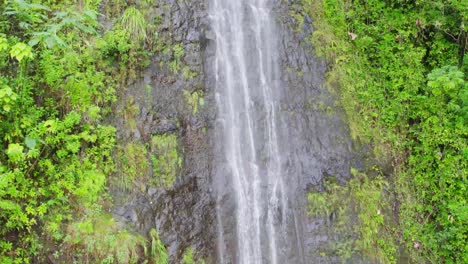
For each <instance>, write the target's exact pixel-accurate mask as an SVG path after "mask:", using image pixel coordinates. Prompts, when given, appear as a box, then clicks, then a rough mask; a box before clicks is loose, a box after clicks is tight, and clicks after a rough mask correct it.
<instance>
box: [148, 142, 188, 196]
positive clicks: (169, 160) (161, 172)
mask: <svg viewBox="0 0 468 264" xmlns="http://www.w3.org/2000/svg"><path fill="white" fill-rule="evenodd" d="M151 153H152V154H151V160H152V165H153V178H154V182H155V183H156V185H157V186H160V187H164V188H171V187H172V186H173V185H174V182H175V180H176V177H177V174H178V173H179V171H180V168H181V166H182V158H181V157H180V155H179V152H178V143H177V136H176V135H174V134H163V135H155V136H153V137H152V138H151Z"/></svg>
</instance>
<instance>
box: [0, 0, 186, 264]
mask: <svg viewBox="0 0 468 264" xmlns="http://www.w3.org/2000/svg"><path fill="white" fill-rule="evenodd" d="M153 5H154V4H153V3H152V2H151V1H142V0H139V1H138V0H137V1H121V0H115V1H111V0H108V1H103V2H101V1H97V0H89V1H88V0H87V1H74V0H66V1H53V0H47V1H45V0H44V1H40V0H35V1H23V0H6V1H0V140H1V144H2V147H3V151H1V152H0V263H6V264H7V263H47V262H50V261H52V260H53V261H55V263H137V262H141V261H144V260H145V259H146V260H147V261H149V262H148V263H164V262H158V261H157V260H155V261H153V260H154V259H156V258H157V256H159V255H161V256H162V255H163V253H162V252H165V248H164V245H162V243H161V242H160V240H159V237H158V236H157V233H156V235H155V233H154V232H153V233H152V234H150V238H151V239H150V241H148V240H146V239H144V238H142V237H141V236H139V235H135V234H133V232H131V230H127V229H126V228H124V227H122V226H120V224H118V223H117V222H116V221H115V220H114V219H113V218H112V217H111V216H110V215H108V213H107V212H108V211H109V210H110V208H111V207H112V199H111V198H110V196H109V194H108V192H107V186H108V184H109V182H110V179H111V178H112V177H111V175H116V174H117V175H118V173H116V171H117V170H118V169H119V168H120V167H118V166H116V163H118V164H119V163H121V162H124V164H126V165H128V167H126V170H127V171H126V172H127V174H125V175H122V174H120V175H119V176H121V177H122V178H121V184H122V185H131V184H133V183H132V181H133V180H134V179H137V178H138V177H140V176H141V175H140V174H141V173H142V170H144V169H145V168H148V170H149V168H150V163H149V155H148V156H145V153H148V149H149V147H148V146H141V145H139V144H138V143H129V144H127V145H123V146H119V147H117V145H118V144H117V143H116V128H114V127H113V126H111V125H109V124H107V122H106V120H107V117H109V115H112V114H113V111H114V107H115V105H114V103H115V102H116V101H117V98H120V97H121V96H122V95H123V94H125V90H126V87H127V84H128V81H129V80H130V79H133V78H135V77H138V76H139V75H140V74H141V70H142V69H144V68H145V67H147V66H148V65H149V58H150V56H151V55H152V54H153V53H154V52H157V47H156V45H155V40H156V39H157V36H158V34H157V28H156V27H154V26H153V25H152V24H151V23H148V21H149V20H150V19H151V18H152V17H151V16H150V14H149V10H152V8H155V7H154V6H153ZM101 7H103V9H101ZM99 12H104V14H107V15H106V16H105V17H104V16H102V15H103V14H100V13H99ZM100 21H106V22H107V23H108V24H109V25H111V27H109V28H106V27H104V26H103V25H102V24H100ZM128 100H129V101H128V102H127V106H128V107H127V109H124V110H123V112H124V113H125V114H126V115H128V117H129V118H130V116H132V115H134V114H135V111H136V110H135V107H134V104H133V102H132V101H131V99H128ZM130 125H132V124H130ZM133 126H135V124H133ZM170 142H172V141H170ZM167 144H172V143H167ZM167 144H166V145H164V144H162V143H161V145H155V148H157V149H158V151H159V152H163V151H162V150H159V149H164V150H166V149H168V148H169V150H167V151H168V152H169V153H170V154H160V155H161V157H164V158H165V157H166V156H165V155H168V156H171V155H173V153H172V152H170V147H169V146H167ZM170 146H172V145H170ZM121 149H123V151H120V150H121ZM126 154H129V155H126ZM171 157H172V156H171ZM177 157H178V156H177ZM158 158H159V156H158ZM143 160H144V161H143ZM167 162H169V165H167V164H166V163H164V162H161V163H162V164H163V165H161V171H163V172H161V174H164V173H166V172H167V171H171V170H170V169H168V168H167V167H170V168H173V167H174V166H175V165H173V164H172V163H170V161H167ZM177 164H180V161H177ZM119 166H122V165H121V164H120V165H119ZM171 166H172V167H171ZM171 173H172V172H171ZM166 174H168V175H169V176H167V175H166ZM166 174H164V177H165V178H164V180H163V182H164V184H167V185H168V184H169V180H168V179H166V178H170V177H174V175H175V174H170V173H169V172H168V173H166ZM158 243H159V244H158ZM154 244H157V245H156V248H157V249H158V252H159V253H157V254H156V253H150V251H151V250H150V249H151V247H153V246H154ZM165 254H167V253H165ZM161 258H162V259H164V258H165V259H167V257H161ZM51 259H52V260H51ZM151 261H153V262H151ZM166 262H167V260H166Z"/></svg>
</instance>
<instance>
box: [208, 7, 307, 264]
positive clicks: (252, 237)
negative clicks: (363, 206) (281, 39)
mask: <svg viewBox="0 0 468 264" xmlns="http://www.w3.org/2000/svg"><path fill="white" fill-rule="evenodd" d="M271 5H272V4H271V3H270V1H269V0H211V8H210V19H211V23H212V26H213V31H214V33H215V34H216V56H215V74H216V94H217V104H218V109H219V111H218V123H219V124H220V125H219V126H220V128H219V129H221V130H222V133H221V140H220V141H221V142H219V144H222V149H223V154H224V160H225V161H226V163H227V165H226V170H225V171H224V174H225V175H228V176H224V177H227V178H229V184H232V186H230V188H231V189H232V190H233V192H234V194H233V196H234V197H235V198H234V199H235V210H234V212H232V213H233V214H235V217H234V219H235V224H234V225H235V235H234V237H235V240H236V243H235V247H236V249H235V252H236V253H235V256H234V257H231V259H230V260H228V259H226V258H225V256H226V255H227V252H226V251H227V250H228V249H226V245H225V231H224V230H223V224H222V222H223V216H222V215H221V213H220V209H219V207H218V217H217V221H218V226H219V229H218V240H219V243H218V251H219V254H218V255H219V262H220V263H231V262H232V263H241V264H257V263H271V264H277V263H284V262H281V254H282V253H281V251H282V249H281V248H280V247H281V246H280V245H285V244H288V241H285V240H287V239H288V238H290V237H295V238H297V237H296V236H297V235H298V234H297V232H296V234H294V235H293V236H291V235H288V234H286V233H287V230H286V225H287V224H288V223H286V221H289V222H291V221H292V225H293V226H294V224H295V223H294V221H295V219H289V218H291V217H288V215H290V214H289V213H288V212H287V211H288V210H289V209H288V197H287V192H286V190H285V181H286V180H287V176H286V175H285V172H284V169H283V166H282V160H283V159H282V157H281V150H280V149H279V145H280V144H279V141H280V140H283V141H284V140H288V139H286V138H280V136H279V132H278V127H279V123H280V118H279V114H278V112H279V107H280V106H279V100H278V99H277V98H279V95H280V94H281V93H282V91H281V89H282V87H281V85H280V83H281V82H279V81H278V80H279V78H280V69H279V55H278V50H277V42H278V40H277V29H276V24H275V20H274V19H275V18H274V16H273V15H272V10H271ZM221 184H223V183H221ZM226 184H228V183H227V182H226ZM296 231H297V230H296Z"/></svg>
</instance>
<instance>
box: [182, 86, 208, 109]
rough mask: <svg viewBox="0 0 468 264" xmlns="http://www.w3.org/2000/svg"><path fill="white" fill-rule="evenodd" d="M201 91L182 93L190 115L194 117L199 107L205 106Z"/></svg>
mask: <svg viewBox="0 0 468 264" xmlns="http://www.w3.org/2000/svg"><path fill="white" fill-rule="evenodd" d="M203 95H204V93H203V91H195V92H192V93H190V92H189V91H184V97H185V101H186V102H187V104H188V105H189V106H190V108H191V109H192V113H193V114H194V115H196V114H197V113H198V111H199V110H200V107H203V106H204V105H205V100H204V99H203Z"/></svg>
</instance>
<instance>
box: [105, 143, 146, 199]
mask: <svg viewBox="0 0 468 264" xmlns="http://www.w3.org/2000/svg"><path fill="white" fill-rule="evenodd" d="M117 161H118V162H117V166H118V168H117V174H118V177H117V179H116V180H115V182H114V184H115V185H117V186H120V187H122V188H124V189H128V190H131V189H133V188H140V187H139V186H140V185H141V186H145V185H146V183H147V182H148V179H147V178H148V177H147V174H148V173H149V166H150V164H149V161H148V150H147V148H146V146H145V145H143V144H142V143H139V142H129V143H127V144H126V145H125V146H123V147H121V148H120V149H119V151H118V153H117Z"/></svg>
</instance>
